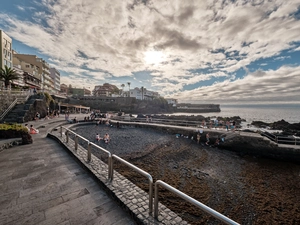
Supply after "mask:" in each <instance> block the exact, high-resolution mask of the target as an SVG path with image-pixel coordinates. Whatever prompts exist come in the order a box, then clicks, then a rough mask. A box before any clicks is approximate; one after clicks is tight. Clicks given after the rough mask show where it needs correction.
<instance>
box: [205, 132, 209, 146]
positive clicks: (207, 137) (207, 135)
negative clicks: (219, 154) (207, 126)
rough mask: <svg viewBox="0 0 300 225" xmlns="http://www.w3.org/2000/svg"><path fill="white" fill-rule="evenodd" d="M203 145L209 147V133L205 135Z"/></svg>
mask: <svg viewBox="0 0 300 225" xmlns="http://www.w3.org/2000/svg"><path fill="white" fill-rule="evenodd" d="M205 144H206V145H209V133H207V134H206V142H205Z"/></svg>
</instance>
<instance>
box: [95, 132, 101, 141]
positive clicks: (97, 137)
mask: <svg viewBox="0 0 300 225" xmlns="http://www.w3.org/2000/svg"><path fill="white" fill-rule="evenodd" d="M96 141H100V135H99V134H98V133H97V134H96Z"/></svg>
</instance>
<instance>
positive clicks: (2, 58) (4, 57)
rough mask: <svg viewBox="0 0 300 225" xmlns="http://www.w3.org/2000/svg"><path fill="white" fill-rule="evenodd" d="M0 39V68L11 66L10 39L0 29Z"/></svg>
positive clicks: (2, 85)
mask: <svg viewBox="0 0 300 225" xmlns="http://www.w3.org/2000/svg"><path fill="white" fill-rule="evenodd" d="M0 41H1V42H0V50H1V51H0V68H2V69H4V67H5V66H8V67H10V68H12V67H13V64H12V39H11V38H10V37H9V36H8V35H7V34H6V33H4V31H2V30H0ZM3 87H4V82H2V81H1V82H0V88H1V89H2V88H3Z"/></svg>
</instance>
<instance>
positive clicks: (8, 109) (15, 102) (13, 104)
mask: <svg viewBox="0 0 300 225" xmlns="http://www.w3.org/2000/svg"><path fill="white" fill-rule="evenodd" d="M17 102H18V99H17V98H16V99H15V100H14V101H13V102H12V103H11V104H10V106H8V107H7V109H6V110H5V111H4V112H3V113H2V115H1V116H0V121H2V120H3V118H4V117H5V116H6V114H7V113H8V112H9V111H10V110H11V109H12V108H13V107H14V106H15V105H16V104H17Z"/></svg>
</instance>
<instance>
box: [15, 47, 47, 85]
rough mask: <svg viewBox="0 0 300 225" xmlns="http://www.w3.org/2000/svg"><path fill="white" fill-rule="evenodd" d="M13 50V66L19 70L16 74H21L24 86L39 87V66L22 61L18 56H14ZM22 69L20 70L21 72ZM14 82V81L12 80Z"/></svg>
mask: <svg viewBox="0 0 300 225" xmlns="http://www.w3.org/2000/svg"><path fill="white" fill-rule="evenodd" d="M14 53H15V52H14V51H13V55H14V57H13V66H14V69H15V71H16V72H17V71H19V72H18V74H21V73H22V74H23V79H24V86H25V87H28V88H30V89H33V88H35V89H37V90H40V89H41V79H40V76H39V67H38V66H36V65H34V64H30V63H28V62H26V61H23V60H22V59H20V58H19V57H17V56H15V54H14ZM21 71H22V72H21ZM13 83H14V82H13Z"/></svg>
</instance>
